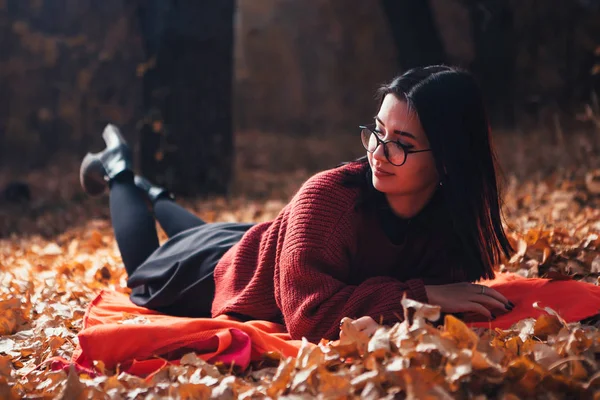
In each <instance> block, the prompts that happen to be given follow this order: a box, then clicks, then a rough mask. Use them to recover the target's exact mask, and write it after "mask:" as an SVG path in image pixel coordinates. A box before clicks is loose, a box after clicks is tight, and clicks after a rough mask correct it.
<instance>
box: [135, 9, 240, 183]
mask: <svg viewBox="0 0 600 400" xmlns="http://www.w3.org/2000/svg"><path fill="white" fill-rule="evenodd" d="M234 11H235V5H234V1H233V0H202V1H198V0H179V1H173V0H171V1H168V2H167V1H164V0H146V1H144V2H140V6H139V14H138V15H139V17H140V22H141V26H142V32H143V36H144V45H145V49H146V54H147V60H148V61H147V65H148V67H149V69H148V70H147V71H146V73H145V76H144V107H145V110H146V118H145V123H144V124H143V126H142V128H141V132H140V133H141V137H140V148H141V151H140V155H141V161H142V162H141V167H142V172H143V173H144V174H145V175H147V176H148V177H149V178H150V179H153V180H155V181H157V182H159V183H161V184H165V185H167V186H168V187H169V188H170V189H171V190H173V191H175V192H178V193H181V194H185V195H191V194H224V193H227V191H228V187H229V182H230V180H231V176H232V167H233V140H232V126H233V123H232V111H231V110H232V79H233V15H234ZM157 135H158V137H157Z"/></svg>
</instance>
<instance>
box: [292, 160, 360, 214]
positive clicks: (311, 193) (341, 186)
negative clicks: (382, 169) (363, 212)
mask: <svg viewBox="0 0 600 400" xmlns="http://www.w3.org/2000/svg"><path fill="white" fill-rule="evenodd" d="M365 171H366V167H365V165H364V164H363V163H356V162H354V163H348V164H344V165H341V166H338V167H335V168H332V169H328V170H325V171H321V172H319V173H317V174H315V175H313V176H311V177H310V178H309V179H308V180H307V181H306V182H304V184H303V185H302V186H301V187H300V189H299V190H298V192H297V193H296V196H294V199H293V201H294V200H295V201H301V200H314V201H317V202H318V201H326V202H330V203H333V204H338V205H340V206H341V205H343V204H347V205H350V204H351V203H355V202H356V200H357V197H358V195H359V194H360V190H361V189H360V187H358V186H357V185H354V184H350V182H352V181H353V180H354V179H353V178H354V177H356V176H359V175H360V174H363V173H364V172H365Z"/></svg>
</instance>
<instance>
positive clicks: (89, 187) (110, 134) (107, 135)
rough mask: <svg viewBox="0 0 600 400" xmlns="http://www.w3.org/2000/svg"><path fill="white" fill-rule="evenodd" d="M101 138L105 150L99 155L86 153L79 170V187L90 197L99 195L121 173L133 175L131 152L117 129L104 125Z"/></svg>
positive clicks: (110, 125)
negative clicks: (104, 144)
mask: <svg viewBox="0 0 600 400" xmlns="http://www.w3.org/2000/svg"><path fill="white" fill-rule="evenodd" d="M102 138H103V139H104V142H105V143H106V149H104V151H101V152H100V153H88V154H87V155H86V156H85V158H84V159H83V161H82V162H81V168H80V169H79V181H80V182H81V187H83V190H84V191H85V192H86V193H88V194H90V195H92V196H98V195H101V194H102V193H103V192H104V191H105V190H106V188H107V187H108V182H110V181H111V180H112V179H115V178H116V177H117V176H118V175H120V174H122V173H123V172H129V173H131V174H133V172H132V171H133V168H132V157H131V150H130V149H129V146H128V145H127V142H125V139H123V136H121V133H120V132H119V128H117V127H116V126H114V125H112V124H108V125H106V128H104V132H102Z"/></svg>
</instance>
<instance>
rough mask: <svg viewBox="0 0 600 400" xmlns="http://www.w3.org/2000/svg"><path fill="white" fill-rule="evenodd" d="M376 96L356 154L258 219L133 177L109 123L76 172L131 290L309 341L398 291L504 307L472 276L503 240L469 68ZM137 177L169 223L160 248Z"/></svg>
mask: <svg viewBox="0 0 600 400" xmlns="http://www.w3.org/2000/svg"><path fill="white" fill-rule="evenodd" d="M379 95H380V104H379V110H378V113H377V115H376V116H375V118H374V123H373V124H372V125H368V126H365V127H361V139H362V143H363V145H364V147H365V149H366V151H367V154H366V157H363V158H361V159H359V160H356V161H354V162H350V163H346V164H344V165H341V166H339V167H337V168H334V169H331V170H328V171H324V172H321V173H318V174H316V175H315V176H313V177H312V178H310V179H309V180H308V181H307V182H306V183H305V184H304V185H303V186H302V187H301V188H300V190H299V191H298V192H297V194H296V195H295V196H294V198H293V199H292V200H291V201H290V203H289V204H287V206H286V207H284V208H283V210H282V211H281V212H280V214H279V215H278V217H277V218H276V219H275V220H273V221H270V222H266V223H262V224H257V225H253V224H232V223H214V224H205V223H204V222H203V221H202V220H200V219H199V218H197V217H196V216H194V215H193V214H190V213H189V212H187V211H185V210H184V209H183V208H181V207H179V206H178V205H176V204H175V203H174V202H173V201H172V199H170V198H169V196H168V193H167V192H166V190H164V189H161V188H158V187H155V186H152V185H150V184H149V183H148V182H147V181H145V180H144V179H143V178H139V177H135V179H134V175H133V173H132V169H131V161H130V160H131V156H130V151H129V149H128V148H127V145H126V144H125V142H124V141H123V139H122V138H121V136H120V135H119V134H118V131H117V130H116V129H115V128H114V127H110V126H109V127H107V129H106V130H105V132H104V139H105V141H106V142H107V148H106V150H104V151H103V152H101V153H98V154H88V155H87V156H86V158H85V159H84V161H83V164H82V167H81V182H82V185H83V187H84V189H85V190H86V191H87V192H88V193H90V194H99V193H101V192H102V191H103V190H104V187H105V186H106V182H108V186H109V187H110V207H111V218H112V223H113V227H114V230H115V236H116V239H117V243H118V245H119V249H120V251H121V255H122V257H123V262H124V264H125V268H126V270H127V273H128V275H129V280H128V286H129V287H131V288H132V294H131V299H132V301H133V302H134V303H136V304H138V305H141V306H145V307H148V308H153V309H156V310H159V311H162V312H165V313H169V314H173V315H182V316H199V317H207V316H211V315H212V316H213V317H214V316H217V315H221V314H228V315H231V316H234V317H236V318H239V319H241V320H248V319H262V320H269V321H273V322H280V323H283V324H285V326H286V327H287V329H288V331H289V333H290V334H291V336H292V337H293V338H301V337H303V336H304V337H306V338H307V339H308V340H310V341H314V342H316V341H318V340H320V339H321V338H328V339H334V338H336V337H337V336H338V334H339V324H340V321H341V320H342V318H344V317H351V318H359V319H358V320H356V321H355V324H356V325H357V326H358V327H359V329H363V330H365V331H372V330H373V329H374V327H376V325H377V324H376V322H375V321H377V322H381V323H384V324H386V323H387V324H393V323H394V322H396V321H398V318H401V316H402V314H403V311H402V306H401V304H400V301H401V299H402V297H403V295H406V296H407V297H409V298H412V299H415V300H418V301H421V302H429V303H431V304H437V305H440V306H441V310H442V311H443V312H447V313H479V314H481V315H483V316H484V317H486V318H492V319H493V318H495V315H494V313H498V312H506V311H508V310H511V309H512V307H513V305H512V304H511V303H510V302H509V301H508V300H507V299H506V298H505V297H504V296H502V295H501V294H500V293H498V292H497V291H495V290H493V289H491V288H485V287H483V286H481V285H476V284H472V283H469V282H473V281H476V280H478V279H480V278H492V277H493V276H494V272H493V270H492V267H493V265H494V264H496V263H498V262H499V260H500V257H501V256H502V254H504V255H505V256H509V255H510V252H511V251H512V249H511V247H510V244H509V242H508V240H507V238H506V236H505V233H504V231H503V228H502V225H501V219H500V205H499V203H500V202H499V195H498V189H497V183H496V169H495V162H494V156H493V151H492V147H491V144H490V134H489V128H488V121H487V118H486V114H485V110H484V106H483V101H482V97H481V93H480V91H479V89H478V87H477V85H476V83H475V81H474V79H473V78H472V76H471V75H470V74H468V73H467V72H463V71H459V70H457V69H455V68H451V67H446V66H432V67H427V68H416V69H412V70H410V71H408V72H406V73H405V74H403V75H401V76H399V77H397V78H396V79H394V80H393V81H392V82H390V83H389V84H387V85H385V86H383V87H382V88H381V89H380V91H379ZM140 189H141V190H142V191H143V192H145V193H146V194H147V195H148V197H149V199H150V200H151V202H152V204H153V206H154V214H155V216H156V219H157V220H158V221H159V223H160V224H161V226H162V227H163V228H164V230H165V231H166V233H167V234H168V235H169V240H168V241H167V242H166V243H165V244H163V245H162V246H160V247H159V244H158V239H157V236H156V230H155V223H154V219H153V217H152V215H151V214H150V213H149V211H148V209H147V206H146V203H145V201H144V199H143V197H142V196H141V195H140ZM213 271H214V276H213Z"/></svg>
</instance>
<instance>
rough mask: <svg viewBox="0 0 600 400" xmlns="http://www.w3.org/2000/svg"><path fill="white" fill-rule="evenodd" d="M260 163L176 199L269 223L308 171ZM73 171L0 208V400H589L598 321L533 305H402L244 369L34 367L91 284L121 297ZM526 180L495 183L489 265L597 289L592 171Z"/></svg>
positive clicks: (206, 211) (74, 328)
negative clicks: (484, 322) (221, 184)
mask: <svg viewBox="0 0 600 400" xmlns="http://www.w3.org/2000/svg"><path fill="white" fill-rule="evenodd" d="M248 146H250V145H248ZM311 154H313V153H311ZM553 154H559V152H557V153H553ZM538 156H539V155H538ZM548 156H549V157H552V154H550V155H548ZM253 162H257V161H256V160H254V161H253ZM63 165H64V164H63ZM73 165H75V164H73ZM73 165H71V170H75V172H76V167H73ZM261 168H262V167H260V166H259V167H257V168H256V169H246V170H245V173H246V174H248V175H246V176H245V177H244V176H242V178H241V179H240V177H239V176H238V181H239V182H240V186H238V189H239V190H238V192H237V193H234V195H233V196H232V197H230V198H229V199H222V198H217V199H203V200H186V201H184V202H183V203H184V204H185V205H186V206H188V207H189V208H190V209H192V210H194V211H195V212H197V213H198V214H199V215H200V216H201V217H203V218H204V219H206V220H207V221H223V220H236V221H263V220H268V219H270V218H273V217H274V216H275V215H276V214H277V213H278V211H279V210H280V209H281V207H283V205H284V204H285V201H286V199H287V198H289V196H291V195H292V194H293V192H294V191H295V190H296V189H297V187H298V186H299V185H300V183H301V182H302V181H303V180H304V179H305V178H306V177H307V176H308V174H309V173H308V172H307V171H306V170H301V171H298V172H295V173H294V172H291V171H286V173H285V176H284V177H282V176H281V175H282V174H281V172H280V173H279V174H270V173H266V172H261V171H262V169H261ZM75 172H71V173H64V171H62V170H58V168H55V169H52V168H50V169H47V170H45V171H40V172H34V173H31V174H29V175H27V180H28V182H30V183H31V184H32V187H34V189H36V190H35V191H34V193H33V194H34V196H33V199H32V201H31V202H30V203H28V204H24V205H11V204H5V203H3V204H1V206H2V207H1V210H2V213H1V214H0V216H2V219H0V234H1V236H0V237H1V239H0V398H2V399H4V398H8V399H10V398H21V397H25V398H63V399H77V398H98V399H104V398H111V399H120V398H123V399H134V398H135V399H146V398H147V399H157V398H182V399H191V398H232V397H241V398H250V397H252V398H261V397H266V396H268V397H272V398H276V397H279V398H290V399H291V398H294V399H297V398H311V397H315V396H321V397H322V398H349V397H364V398H373V399H374V398H382V397H384V398H385V397H388V398H405V397H406V398H428V397H429V398H467V397H475V398H486V397H489V398H505V399H513V398H514V399H516V398H532V397H537V398H552V399H554V398H596V397H599V398H600V367H599V366H598V363H599V362H600V333H599V332H598V328H597V326H600V324H598V319H596V318H590V319H589V320H587V321H585V322H584V323H583V324H580V323H576V324H565V323H564V322H563V321H562V319H561V318H560V316H559V315H557V314H556V313H555V312H554V311H553V310H547V312H546V314H545V315H544V316H543V317H541V318H539V319H538V320H523V321H521V322H520V323H518V324H517V325H515V326H514V327H513V328H512V329H509V330H506V331H500V330H497V331H490V330H484V329H480V330H477V331H474V330H470V329H468V328H467V327H466V326H465V325H464V324H463V323H462V322H460V321H459V320H457V319H455V318H453V317H446V320H445V323H444V324H443V326H441V327H439V328H434V327H433V326H432V325H431V324H430V323H428V322H427V321H428V320H435V319H436V316H437V315H438V314H439V310H438V309H437V308H436V307H432V306H429V305H423V304H419V303H415V302H411V301H406V302H405V304H404V305H405V306H406V307H408V308H414V309H415V310H416V314H415V318H414V320H413V323H412V324H408V322H403V323H399V324H396V325H395V326H394V327H383V328H381V329H380V330H379V331H377V333H376V334H375V335H374V336H373V337H372V338H370V339H369V338H368V337H366V336H363V335H362V334H361V333H359V332H356V331H355V330H353V327H352V325H351V324H349V323H345V324H344V325H343V326H342V329H343V330H344V333H345V338H344V340H343V341H342V342H340V343H339V344H337V345H335V346H333V345H328V344H325V343H322V344H321V345H320V346H318V347H311V346H305V347H304V348H302V349H301V350H300V352H299V354H298V356H297V357H296V358H290V359H281V360H280V359H279V358H278V357H277V355H276V354H268V355H265V360H264V362H262V363H260V364H256V365H253V366H252V369H251V370H248V371H237V370H235V369H230V368H229V367H228V366H224V365H218V366H213V365H209V364H206V363H204V362H203V361H202V360H200V359H198V358H197V357H195V356H194V355H193V354H188V355H186V356H185V357H183V358H182V361H181V366H171V367H168V368H165V369H164V370H162V371H161V372H160V373H158V374H157V375H155V376H154V377H153V378H152V379H151V380H149V381H148V380H143V379H140V378H137V377H134V376H130V375H127V374H125V373H120V372H119V371H110V370H105V369H104V374H103V375H100V376H98V377H94V378H93V377H90V376H87V375H85V374H77V373H76V372H75V371H74V370H71V371H70V372H69V373H65V372H62V371H61V372H53V371H51V370H50V369H49V366H48V365H47V364H44V362H45V361H46V360H47V359H48V358H49V357H52V356H62V357H64V358H67V359H68V358H70V356H71V354H72V352H73V349H74V347H75V345H76V343H77V332H78V330H79V329H80V328H81V323H82V316H83V313H84V310H85V308H86V306H87V304H88V303H89V302H90V300H91V299H92V298H93V297H94V296H95V294H96V293H97V292H98V290H100V289H105V288H109V289H114V290H118V291H126V289H125V287H126V285H125V274H124V270H123V267H122V265H121V262H120V258H119V255H118V250H117V247H116V243H115V241H114V237H113V235H112V231H111V227H110V223H109V222H108V219H107V217H108V208H107V201H106V198H101V199H86V198H84V197H83V196H81V194H80V189H79V187H78V184H77V176H76V173H75ZM250 174H251V178H252V179H248V178H249V176H250ZM512 175H515V176H517V175H518V174H516V173H515V174H512ZM527 175H529V176H530V178H529V179H525V178H523V177H522V176H521V177H520V178H519V179H517V178H511V179H509V185H508V187H507V196H506V199H505V200H506V204H505V211H506V215H507V226H508V230H509V232H511V240H512V241H513V244H514V247H515V248H516V249H517V250H518V252H517V254H516V255H515V256H514V257H513V258H512V259H511V260H506V262H505V263H503V264H502V265H500V266H499V269H500V270H509V271H516V272H518V273H519V274H522V275H524V276H528V277H536V276H549V277H553V278H560V279H579V280H584V281H586V282H590V283H593V284H598V281H599V276H600V207H599V206H600V171H597V170H595V169H593V168H590V167H589V165H586V167H585V168H583V169H582V168H573V169H565V170H562V171H558V172H556V173H554V174H550V175H549V174H547V173H543V174H539V175H535V174H532V173H529V172H528V173H527ZM542 176H543V178H542ZM4 178H6V177H4ZM249 181H253V182H255V187H254V188H253V189H254V190H255V192H254V193H253V195H252V196H247V195H244V192H247V190H246V189H247V187H245V186H243V185H244V184H245V185H249V184H248V183H247V182H249ZM244 182H246V183H244ZM256 182H260V185H263V186H260V185H259V184H256ZM240 188H241V189H240ZM265 193H267V194H268V195H269V196H267V197H270V198H265V196H264V194H265ZM250 198H253V199H254V200H250ZM161 239H162V240H164V239H165V237H164V235H163V234H162V233H161ZM36 367H38V368H36ZM97 367H98V368H99V369H100V370H103V366H102V364H101V363H98V365H97Z"/></svg>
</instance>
